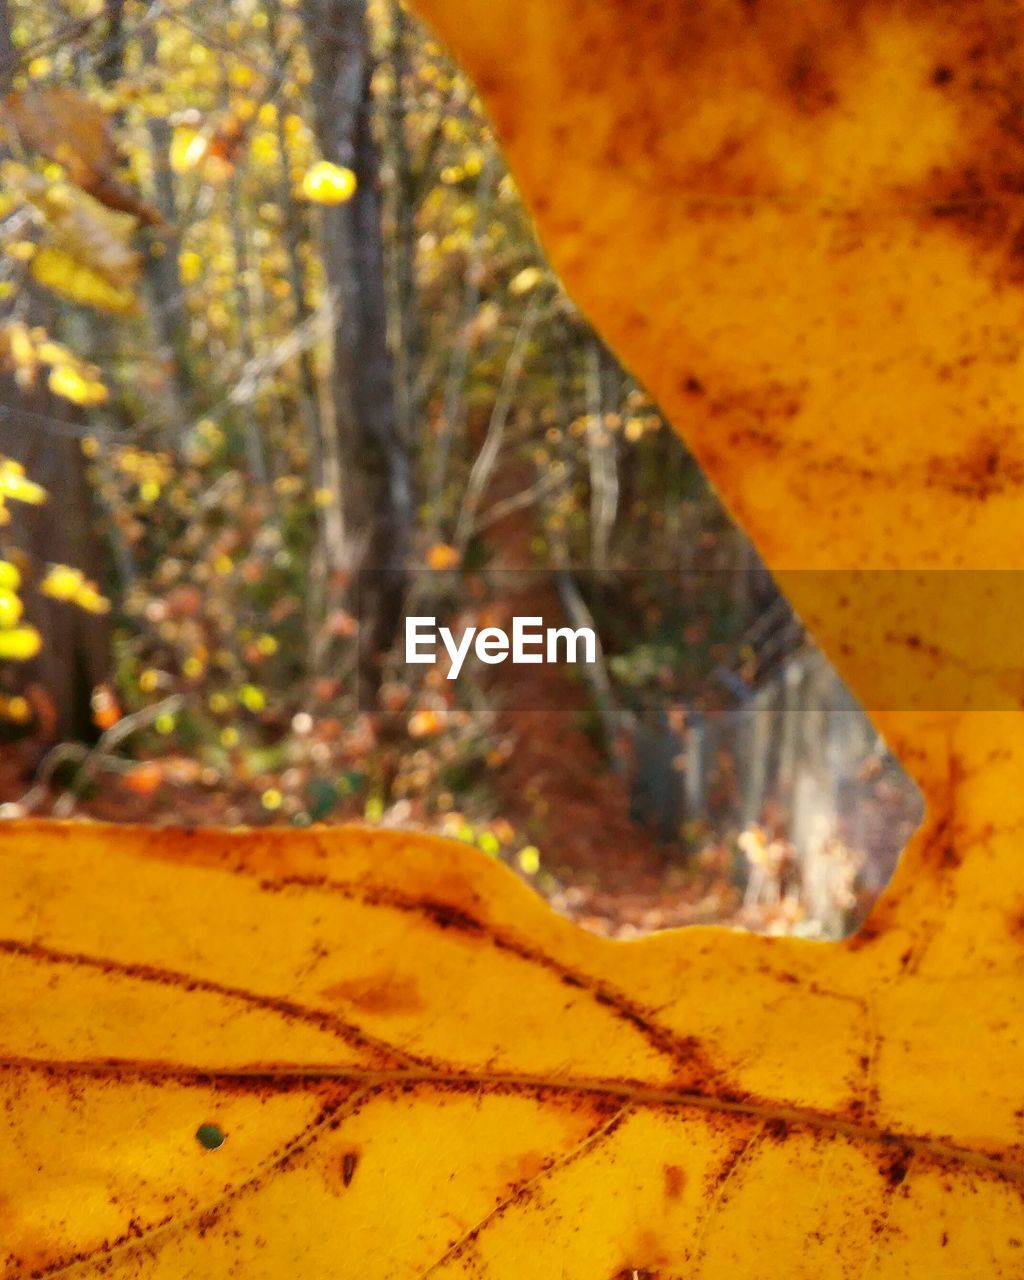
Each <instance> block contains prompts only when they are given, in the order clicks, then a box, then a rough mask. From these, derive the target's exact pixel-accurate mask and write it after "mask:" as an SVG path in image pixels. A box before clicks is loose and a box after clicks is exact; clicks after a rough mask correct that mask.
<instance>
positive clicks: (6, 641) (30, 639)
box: [0, 627, 43, 662]
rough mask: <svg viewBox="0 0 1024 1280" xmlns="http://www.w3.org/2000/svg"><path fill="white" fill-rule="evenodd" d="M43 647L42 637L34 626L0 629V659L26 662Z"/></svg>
mask: <svg viewBox="0 0 1024 1280" xmlns="http://www.w3.org/2000/svg"><path fill="white" fill-rule="evenodd" d="M42 647H43V638H42V636H41V635H40V634H39V632H38V631H37V630H36V629H35V627H11V628H10V629H9V630H6V631H5V630H0V659H5V658H10V659H13V660H14V661H15V662H26V661H27V660H28V659H29V658H34V657H35V656H36V654H37V653H38V652H39V650H40V649H41V648H42Z"/></svg>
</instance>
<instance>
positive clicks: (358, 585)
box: [0, 0, 920, 936]
mask: <svg viewBox="0 0 1024 1280" xmlns="http://www.w3.org/2000/svg"><path fill="white" fill-rule="evenodd" d="M0 99H2V103H0V130H2V139H0V146H2V171H0V184H2V189H0V308H2V310H0V518H2V520H3V522H4V523H3V525H2V527H0V802H2V803H3V807H2V810H0V815H2V816H4V817H7V818H16V817H20V816H24V815H26V814H31V813H40V814H42V813H47V814H57V815H64V816H80V817H85V816H92V817H100V818H106V819H112V820H115V821H122V820H123V821H147V822H156V823H186V824H191V823H219V824H227V825H238V824H249V825H256V826H259V825H265V824H268V823H275V824H280V823H285V824H295V825H308V824H312V823H318V822H331V823H334V822H341V821H352V820H357V821H366V822H372V823H385V824H390V825H396V826H404V827H417V828H422V829H428V830H433V831H439V832H442V833H445V834H449V835H453V836H455V837H456V838H459V839H463V840H467V841H471V842H473V843H475V844H477V845H478V846H479V847H481V848H482V849H483V850H484V851H486V852H487V853H489V854H491V855H492V856H495V857H500V858H503V859H504V860H506V861H507V862H508V863H509V864H510V865H511V866H513V867H514V868H515V869H516V870H517V871H518V872H519V873H520V874H521V875H523V876H524V877H525V878H527V879H528V880H530V881H531V882H532V883H534V884H536V886H537V887H538V889H539V890H540V891H541V892H543V893H544V894H545V895H546V896H548V897H549V898H550V899H551V900H552V901H554V902H555V904H556V905H557V906H558V907H559V908H560V909H562V910H564V911H566V912H568V913H569V914H571V915H573V916H574V917H575V918H577V919H579V920H581V921H582V922H584V923H585V924H587V925H589V926H590V927H593V928H596V929H598V930H600V931H602V932H606V933H613V934H616V935H620V936H628V935H629V934H631V933H635V932H639V931H645V930H649V929H652V928H658V927H662V926H665V925H670V924H677V923H687V922H691V921H709V920H726V921H730V922H733V923H738V924H742V925H746V926H749V927H753V928H760V929H767V930H771V931H774V932H806V933H810V934H827V935H834V934H838V933H842V932H844V931H846V930H848V929H849V928H850V927H852V926H853V925H855V924H856V922H857V921H858V920H859V919H860V918H861V916H862V914H863V911H864V909H865V907H866V905H867V904H868V903H869V902H870V900H871V899H872V897H873V895H874V894H876V893H877V891H878V889H879V888H880V886H881V885H882V884H883V883H884V881H885V879H887V877H888V875H889V873H890V872H891V869H892V865H893V863H894V861H895V858H896V856H897V854H898V851H899V849H900V848H901V847H902V844H903V843H904V842H905V839H906V837H907V835H908V834H909V833H910V831H911V830H912V829H913V827H914V825H915V824H916V822H917V820H918V818H919V813H920V808H919V800H918V798H917V796H916V793H915V792H914V791H913V789H912V788H911V786H910V784H909V783H908V782H907V780H906V779H905V778H904V777H903V775H902V774H901V773H900V772H899V771H898V769H897V768H896V767H895V766H894V764H893V762H892V761H891V760H890V759H889V757H888V755H887V753H886V752H885V749H884V745H883V744H882V743H880V742H879V741H878V739H877V737H876V735H875V734H874V733H873V731H872V730H871V728H870V726H869V725H868V724H867V722H866V721H865V719H864V717H863V715H862V714H861V713H860V711H859V710H858V709H857V708H856V706H855V705H854V704H853V703H852V701H851V700H850V699H849V696H848V695H847V694H846V693H845V690H843V688H842V686H841V684H840V683H839V681H838V679H837V678H836V677H835V675H834V673H832V672H831V670H830V668H828V666H827V664H826V663H825V662H824V661H823V659H821V657H820V655H818V654H816V653H815V652H814V651H813V650H811V649H810V648H809V646H808V644H807V642H806V641H805V639H804V637H803V634H802V631H801V629H800V627H799V624H798V623H797V621H796V620H795V619H794V618H793V616H792V614H791V613H790V611H789V610H788V607H787V606H786V605H785V603H784V602H783V601H782V600H781V599H780V597H779V596H778V595H777V593H776V591H775V589H774V587H773V585H772V583H771V580H770V578H769V577H768V576H767V575H766V574H765V573H764V571H763V570H762V569H761V567H760V566H759V564H758V562H757V560H756V557H755V556H754V554H753V552H752V550H751V548H750V546H749V544H748V543H747V542H746V540H745V539H744V538H743V536H742V535H741V534H740V533H738V532H737V530H736V529H735V528H734V527H733V526H732V525H731V523H730V521H729V519H728V517H727V516H726V515H725V514H724V512H723V511H722V509H721V507H720V505H719V504H718V502H717V500H716V498H715V496H714V494H713V493H712V492H711V491H710V489H709V488H708V487H707V485H706V484H705V482H704V481H703V479H702V477H701V475H700V473H699V470H698V469H697V468H696V466H695V464H694V463H693V461H692V460H691V458H690V456H689V455H688V453H687V452H686V449H685V447H684V446H683V445H682V444H681V443H680V441H679V440H678V438H677V437H676V436H675V435H674V434H673V433H672V431H671V430H670V429H669V428H668V427H667V426H666V424H665V423H664V422H663V421H662V418H661V416H660V414H659V411H658V407H657V405H655V404H653V403H651V402H650V400H649V399H648V398H647V396H646V395H645V394H644V392H643V390H642V388H640V387H638V386H636V385H635V384H634V383H633V382H632V381H631V379H630V377H629V375H628V373H627V372H626V371H625V370H623V369H622V368H621V367H620V365H619V364H618V363H617V361H616V360H615V358H614V357H613V356H612V355H611V354H610V353H609V352H608V351H607V350H606V349H605V348H604V347H603V345H602V344H601V342H600V340H599V339H598V338H597V337H596V336H595V335H594V334H593V333H592V332H591V330H590V329H589V328H588V326H587V324H586V323H585V321H584V320H583V319H582V317H581V316H580V315H579V313H578V312H577V311H576V309H575V307H574V306H573V304H572V302H571V301H570V299H569V298H568V297H567V296H566V295H565V293H564V292H563V291H562V289H561V288H560V286H559V283H558V280H557V279H556V277H555V276H554V275H553V274H552V272H551V271H550V270H549V268H548V266H547V265H546V263H545V261H544V258H543V254H542V251H541V249H540V247H539V246H538V244H537V241H536V239H535V236H534V232H533V229H532V226H531V223H530V220H529V217H528V215H527V213H526V212H525V211H524V209H523V207H522V205H521V203H520V201H519V197H518V195H517V192H516V188H515V184H514V182H513V180H512V179H511V177H510V176H509V174H508V172H507V171H506V169H505V167H504V164H503V161H502V158H501V155H500V153H499V151H498V148H497V147H496V145H495V141H494V138H493V136H492V134H491V132H490V129H489V127H488V125H487V122H486V120H485V118H484V117H483V115H482V113H481V110H480V105H479V102H478V100H477V98H476V95H475V93H474V91H473V89H472V87H471V85H470V84H469V83H467V81H466V80H465V78H464V77H463V76H461V75H460V73H459V72H458V71H457V69H456V68H455V67H454V65H453V64H452V63H451V62H450V60H449V59H448V58H447V56H446V55H445V53H444V52H443V50H442V49H441V48H440V47H439V46H438V45H437V44H436V43H435V42H434V41H433V40H432V39H431V38H430V36H429V34H427V33H426V32H425V31H424V30H423V29H422V28H421V27H420V26H419V25H418V24H417V23H416V22H415V21H414V20H413V19H412V18H411V17H410V16H409V15H408V13H407V12H406V11H405V9H404V8H403V7H402V6H401V4H399V3H397V0H152V2H150V0H0ZM609 181H610V182H613V181H614V175H609ZM622 287H623V289H628V287H629V282H628V281H623V282H622ZM780 518H785V517H784V513H780ZM368 569H372V570H373V572H372V573H367V572H365V571H366V570H368ZM426 600H430V601H431V606H430V610H429V611H434V612H438V613H444V614H445V616H446V617H448V618H450V619H453V620H456V621H457V622H458V623H459V624H460V625H471V624H477V625H486V624H490V623H499V624H500V623H501V621H502V620H503V619H506V618H508V617H509V616H510V615H511V614H513V613H520V614H522V613H528V614H543V615H544V617H545V620H546V621H548V622H551V623H555V624H560V623H562V622H563V621H565V620H568V621H571V622H572V623H573V625H574V626H579V625H591V624H592V625H594V626H595V627H596V629H597V631H598V634H599V635H600V637H601V642H602V648H603V653H602V658H601V661H600V663H598V664H597V665H596V666H595V667H594V668H587V669H586V670H580V671H578V672H574V671H573V670H572V669H566V668H564V667H559V668H549V667H539V668H522V667H517V668H508V667H496V668H488V669H486V670H485V671H481V670H475V671H473V670H467V672H466V673H465V674H464V675H463V676H462V677H461V678H460V679H459V681H458V682H449V681H446V680H445V678H444V670H443V668H442V667H436V668H431V667H417V668H412V669H409V668H406V667H404V666H403V664H402V661H401V652H400V646H398V645H396V639H397V638H398V637H397V636H396V630H397V629H398V626H399V621H400V618H401V615H402V611H403V609H404V608H405V607H407V606H408V604H409V602H410V601H414V602H417V603H418V604H420V603H422V602H424V601H426ZM425 610H426V607H425V606H424V609H423V610H421V611H425ZM414 611H415V610H414Z"/></svg>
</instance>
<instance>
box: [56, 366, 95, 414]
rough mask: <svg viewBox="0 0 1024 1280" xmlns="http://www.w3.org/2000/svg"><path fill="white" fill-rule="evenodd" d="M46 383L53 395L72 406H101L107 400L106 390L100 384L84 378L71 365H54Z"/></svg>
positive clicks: (93, 379) (92, 379)
mask: <svg viewBox="0 0 1024 1280" xmlns="http://www.w3.org/2000/svg"><path fill="white" fill-rule="evenodd" d="M47 382H48V383H49V386H50V390H51V391H52V392H53V394H54V395H56V396H62V397H63V398H64V399H65V400H70V401H71V403H72V404H80V405H93V404H103V402H104V401H105V400H106V398H107V389H106V387H104V385H103V383H102V382H98V381H97V380H96V379H95V378H86V377H84V376H83V375H82V374H81V373H80V372H79V370H78V369H76V368H75V367H74V366H73V365H69V364H58V365H54V367H53V368H52V369H51V370H50V375H49V378H48V379H47Z"/></svg>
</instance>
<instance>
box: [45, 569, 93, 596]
mask: <svg viewBox="0 0 1024 1280" xmlns="http://www.w3.org/2000/svg"><path fill="white" fill-rule="evenodd" d="M84 584H85V575H84V574H83V573H82V571H81V569H74V568H72V567H71V565H67V564H53V565H50V567H49V569H48V570H47V572H46V576H45V577H44V578H43V580H42V582H41V583H40V584H39V590H40V591H41V592H42V593H43V595H44V596H49V597H50V598H51V599H53V600H73V599H74V598H75V596H76V595H77V594H78V592H79V591H81V589H82V587H83V585H84Z"/></svg>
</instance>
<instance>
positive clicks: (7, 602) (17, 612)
mask: <svg viewBox="0 0 1024 1280" xmlns="http://www.w3.org/2000/svg"><path fill="white" fill-rule="evenodd" d="M23 610H24V606H23V605H22V603H21V598H20V597H19V596H17V595H16V594H15V593H14V591H12V590H11V589H10V588H9V587H0V627H13V626H14V624H15V623H16V622H19V621H20V620H21V615H22V612H23Z"/></svg>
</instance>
